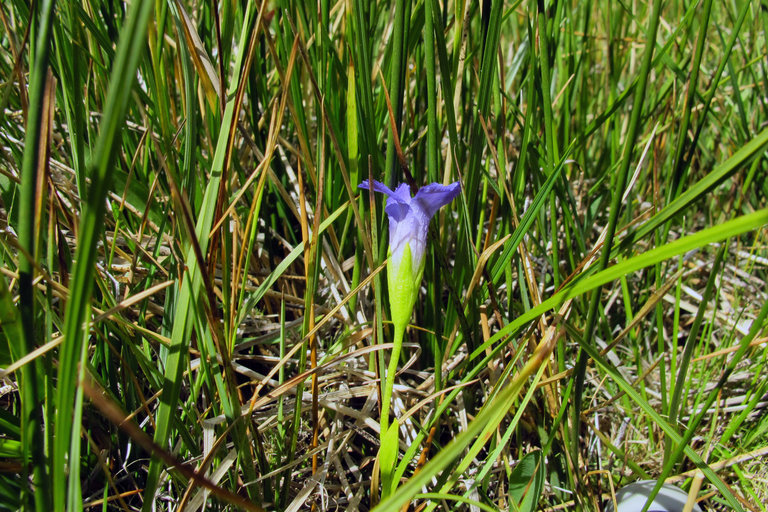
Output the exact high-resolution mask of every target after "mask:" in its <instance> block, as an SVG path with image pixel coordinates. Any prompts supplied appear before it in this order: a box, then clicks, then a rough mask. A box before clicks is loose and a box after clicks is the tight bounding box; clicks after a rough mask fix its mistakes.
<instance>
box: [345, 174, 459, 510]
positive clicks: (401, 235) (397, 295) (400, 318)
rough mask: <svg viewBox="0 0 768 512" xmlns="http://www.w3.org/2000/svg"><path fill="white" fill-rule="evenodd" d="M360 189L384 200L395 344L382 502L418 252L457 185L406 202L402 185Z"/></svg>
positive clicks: (393, 461)
mask: <svg viewBox="0 0 768 512" xmlns="http://www.w3.org/2000/svg"><path fill="white" fill-rule="evenodd" d="M360 188H364V189H371V188H373V190H374V191H376V192H381V193H382V194H386V195H387V206H386V207H385V208H384V212H385V213H386V214H387V216H389V253H388V259H389V261H388V263H387V282H388V283H389V308H390V311H391V314H392V323H393V325H394V327H395V338H394V346H393V349H392V355H391V357H390V359H389V365H388V367H387V374H386V377H385V382H384V389H383V396H382V402H381V424H380V427H381V431H380V436H381V448H380V451H379V467H380V468H381V482H382V498H385V497H386V496H388V495H389V494H390V493H391V492H392V491H393V490H394V488H395V487H396V482H394V481H393V471H394V467H395V466H396V465H397V454H398V432H399V430H400V429H399V425H398V423H397V421H395V422H394V423H393V424H392V426H391V428H390V427H388V425H389V406H390V401H391V399H392V388H393V387H394V384H395V373H396V372H397V364H398V361H399V359H400V350H401V348H402V345H403V337H404V335H405V328H406V327H407V326H408V321H409V320H410V318H411V313H412V312H413V306H414V304H415V303H416V298H417V297H418V295H419V287H420V286H421V278H422V275H423V274H424V252H425V250H426V247H427V230H428V228H429V221H430V220H432V217H433V216H434V215H435V213H437V210H439V209H440V207H442V206H445V205H446V204H448V203H450V202H451V201H453V199H454V198H455V197H456V196H457V195H459V192H461V185H460V184H459V182H458V181H457V182H455V183H451V184H450V185H440V184H438V183H430V184H429V185H427V186H425V187H422V188H420V189H419V191H418V192H417V193H416V196H415V197H411V193H410V189H409V187H408V185H406V184H405V183H402V184H400V185H399V186H398V187H397V188H396V189H395V190H394V191H393V190H391V189H390V188H389V187H387V186H386V185H384V184H382V183H379V182H378V181H374V182H373V186H371V184H370V183H369V182H368V180H365V181H363V182H362V183H361V184H360Z"/></svg>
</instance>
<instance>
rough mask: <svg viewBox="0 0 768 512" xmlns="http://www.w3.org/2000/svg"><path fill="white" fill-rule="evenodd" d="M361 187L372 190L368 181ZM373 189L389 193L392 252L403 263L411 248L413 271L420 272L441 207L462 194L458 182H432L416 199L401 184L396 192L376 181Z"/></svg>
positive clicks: (387, 211)
mask: <svg viewBox="0 0 768 512" xmlns="http://www.w3.org/2000/svg"><path fill="white" fill-rule="evenodd" d="M359 188H365V189H368V188H370V184H369V183H368V180H365V181H363V182H362V183H360V185H359ZM373 190H375V191H376V192H381V193H382V194H386V195H387V196H388V197H387V206H386V207H385V208H384V211H385V212H386V214H387V215H388V216H389V250H390V252H391V254H392V257H393V258H394V259H395V264H398V263H400V261H399V260H400V258H401V257H402V254H403V250H404V249H405V246H406V245H410V249H411V259H412V267H411V268H413V269H420V268H421V266H422V264H423V262H424V250H425V248H426V245H427V229H428V228H429V221H430V220H432V217H433V216H434V215H435V213H437V210H439V209H440V207H442V206H445V205H446V204H448V203H450V202H451V201H453V199H454V198H455V197H456V196H458V195H459V192H461V185H460V184H459V182H458V181H456V182H454V183H451V184H450V185H440V184H438V183H430V184H429V185H426V186H424V187H421V188H420V189H419V191H418V192H417V193H416V197H411V192H410V188H409V187H408V185H406V184H405V183H401V184H400V185H399V186H398V187H397V188H396V189H395V190H394V191H392V190H391V189H390V188H389V187H387V186H386V185H384V184H383V183H380V182H378V181H376V180H374V182H373Z"/></svg>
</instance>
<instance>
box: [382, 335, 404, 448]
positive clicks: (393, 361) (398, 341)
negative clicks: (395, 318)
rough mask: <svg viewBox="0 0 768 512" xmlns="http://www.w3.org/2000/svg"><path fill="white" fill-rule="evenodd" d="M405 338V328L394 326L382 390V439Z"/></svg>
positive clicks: (387, 422) (385, 430) (387, 424)
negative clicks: (393, 336)
mask: <svg viewBox="0 0 768 512" xmlns="http://www.w3.org/2000/svg"><path fill="white" fill-rule="evenodd" d="M404 337H405V326H401V325H395V338H394V345H395V346H394V347H392V354H390V357H389V364H388V365H387V374H386V376H385V377H384V390H383V392H382V393H383V395H382V401H381V432H380V436H381V438H382V439H383V438H384V434H386V432H387V429H388V428H389V404H390V402H391V401H392V390H393V389H394V388H395V375H396V374H397V364H398V362H399V361H400V352H401V351H402V348H403V338H404Z"/></svg>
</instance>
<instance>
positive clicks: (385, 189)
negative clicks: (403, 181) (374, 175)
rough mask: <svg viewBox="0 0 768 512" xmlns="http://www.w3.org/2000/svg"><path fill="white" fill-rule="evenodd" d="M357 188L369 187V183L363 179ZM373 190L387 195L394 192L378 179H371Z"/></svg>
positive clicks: (368, 188)
mask: <svg viewBox="0 0 768 512" xmlns="http://www.w3.org/2000/svg"><path fill="white" fill-rule="evenodd" d="M357 188H364V189H367V190H370V189H371V184H370V183H368V180H363V181H362V182H361V183H360V184H359V185H358V186H357ZM373 191H374V192H381V193H382V194H387V195H388V196H391V195H394V194H395V193H394V192H393V191H392V189H391V188H389V187H388V186H386V185H385V184H383V183H381V182H380V181H376V180H373Z"/></svg>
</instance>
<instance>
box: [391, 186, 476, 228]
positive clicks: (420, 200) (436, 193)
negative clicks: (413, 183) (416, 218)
mask: <svg viewBox="0 0 768 512" xmlns="http://www.w3.org/2000/svg"><path fill="white" fill-rule="evenodd" d="M401 186H402V185H401ZM460 192H461V184H460V183H459V182H458V181H456V182H453V183H451V184H450V185H440V184H439V183H430V184H429V185H425V186H423V187H421V188H420V189H419V191H418V192H417V193H416V197H414V198H413V200H414V201H415V202H416V204H417V205H418V207H419V208H420V209H421V210H422V211H423V212H424V213H425V214H426V216H427V218H428V219H431V218H432V216H434V215H435V213H436V212H437V210H439V209H440V207H442V206H445V205H446V204H448V203H450V202H451V201H453V200H454V198H455V197H456V196H458V195H459V193H460Z"/></svg>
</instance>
